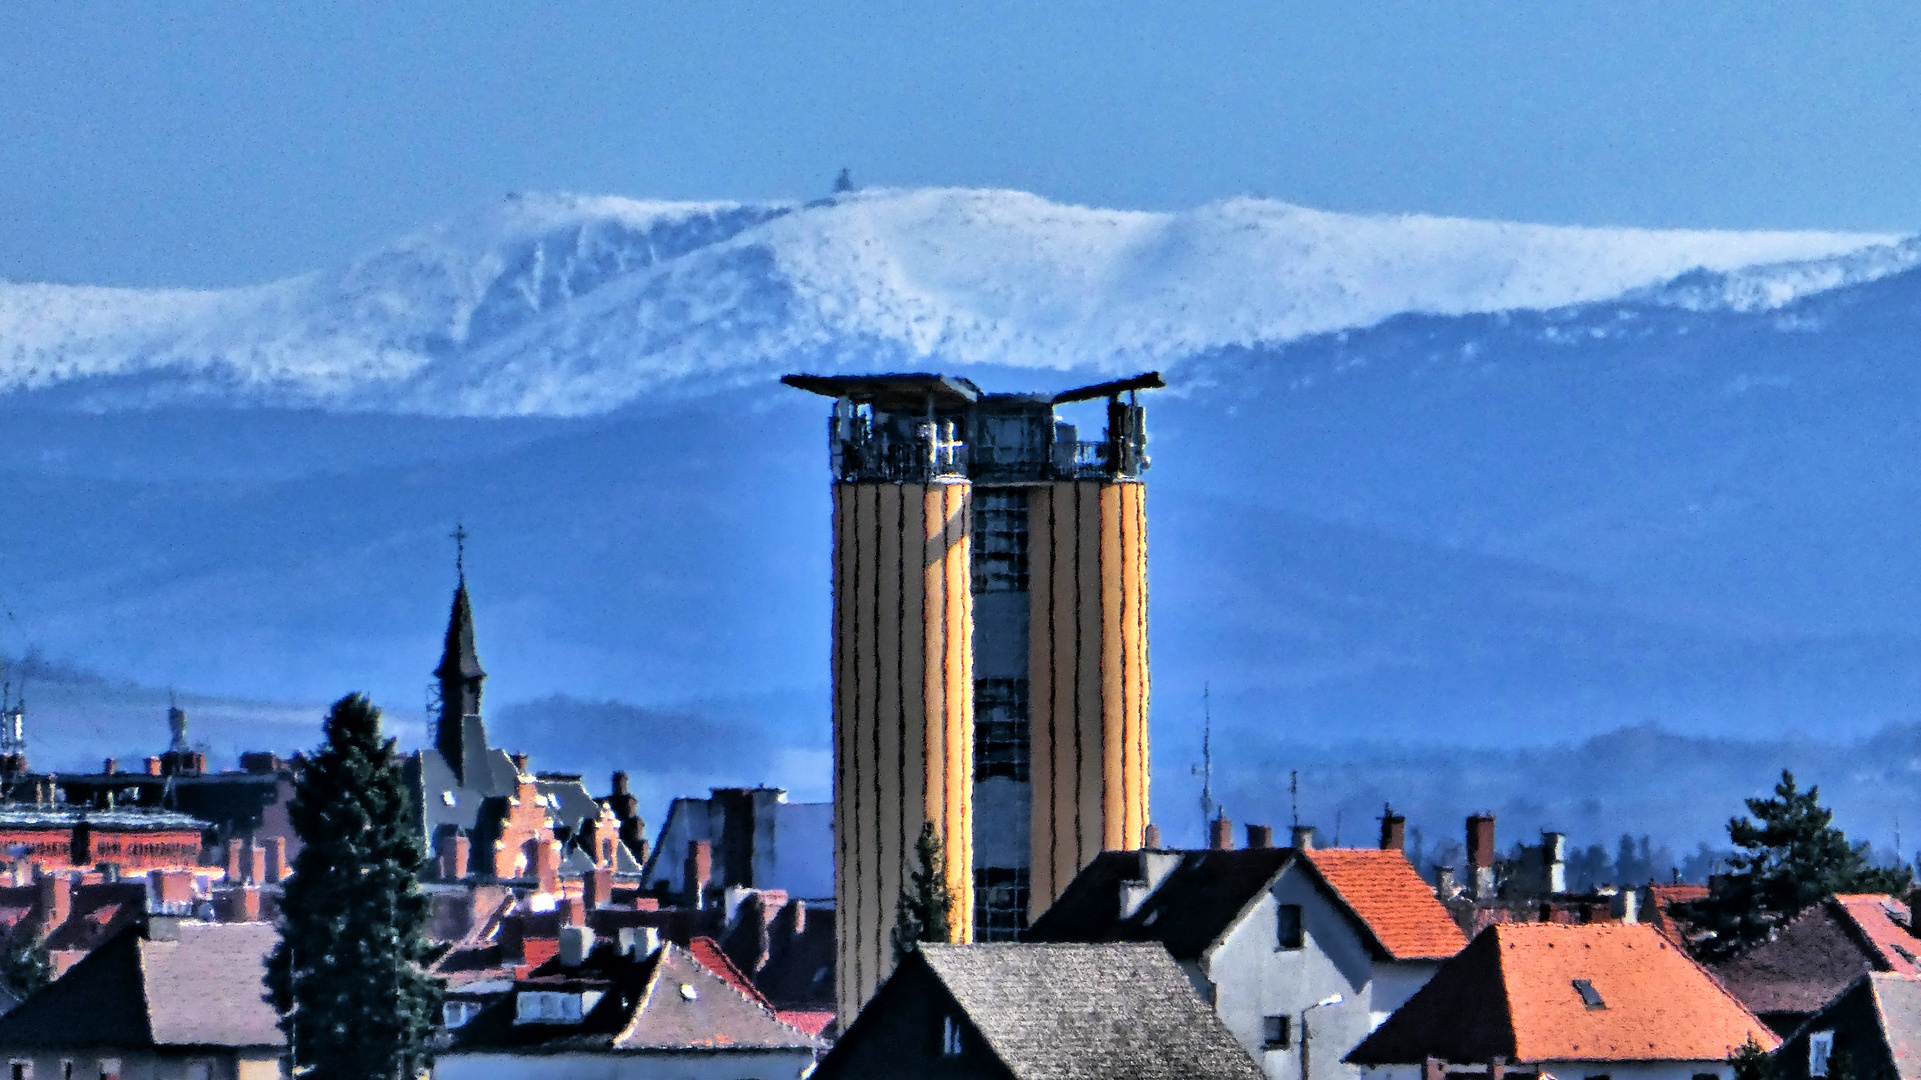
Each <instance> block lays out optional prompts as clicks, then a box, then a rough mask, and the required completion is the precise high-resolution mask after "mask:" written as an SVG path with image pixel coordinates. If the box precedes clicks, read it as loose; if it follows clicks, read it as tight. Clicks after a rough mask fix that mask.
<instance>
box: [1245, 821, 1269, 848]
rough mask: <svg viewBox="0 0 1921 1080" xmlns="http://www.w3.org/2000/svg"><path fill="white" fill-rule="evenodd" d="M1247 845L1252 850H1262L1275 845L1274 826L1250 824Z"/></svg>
mask: <svg viewBox="0 0 1921 1080" xmlns="http://www.w3.org/2000/svg"><path fill="white" fill-rule="evenodd" d="M1247 846H1248V848H1249V849H1250V850H1262V849H1266V848H1271V847H1273V846H1274V826H1272V825H1249V826H1248V827H1247Z"/></svg>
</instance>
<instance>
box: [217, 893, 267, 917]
mask: <svg viewBox="0 0 1921 1080" xmlns="http://www.w3.org/2000/svg"><path fill="white" fill-rule="evenodd" d="M214 915H215V917H216V918H217V919H219V920H220V921H221V922H223V923H236V922H259V921H260V890H259V888H257V887H255V886H253V885H240V886H236V887H234V888H231V889H221V890H220V891H219V892H216V893H214Z"/></svg>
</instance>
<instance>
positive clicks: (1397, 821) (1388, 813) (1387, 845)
mask: <svg viewBox="0 0 1921 1080" xmlns="http://www.w3.org/2000/svg"><path fill="white" fill-rule="evenodd" d="M1381 850H1382V851H1406V850H1407V818H1406V817H1405V816H1403V815H1401V814H1397V813H1395V812H1394V808H1393V807H1392V806H1388V807H1383V808H1382V811H1381Z"/></svg>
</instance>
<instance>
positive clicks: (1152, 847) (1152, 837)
mask: <svg viewBox="0 0 1921 1080" xmlns="http://www.w3.org/2000/svg"><path fill="white" fill-rule="evenodd" d="M1141 846H1142V847H1144V848H1146V849H1147V850H1149V851H1159V850H1160V849H1161V827H1160V826H1159V825H1154V824H1149V825H1148V826H1147V828H1145V829H1143V830H1141Z"/></svg>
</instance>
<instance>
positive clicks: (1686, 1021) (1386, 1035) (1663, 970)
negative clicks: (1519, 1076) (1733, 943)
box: [1348, 923, 1780, 1065]
mask: <svg viewBox="0 0 1921 1080" xmlns="http://www.w3.org/2000/svg"><path fill="white" fill-rule="evenodd" d="M1577 980H1579V981H1580V982H1583V983H1586V984H1587V985H1588V986H1589V987H1590V988H1591V990H1592V992H1593V993H1594V994H1596V995H1598V999H1599V1004H1598V1005H1594V1006H1590V1005H1589V1004H1588V1003H1587V1002H1586V1001H1585V1000H1584V999H1583V995H1582V991H1581V988H1580V987H1579V986H1577V985H1576V981H1577ZM1750 1037H1752V1038H1753V1039H1754V1040H1755V1041H1756V1042H1758V1043H1759V1044H1760V1045H1761V1046H1762V1047H1764V1048H1766V1049H1770V1050H1771V1049H1773V1048H1774V1047H1776V1046H1778V1045H1780V1039H1778V1038H1776V1037H1775V1036H1774V1034H1773V1033H1772V1032H1770V1031H1769V1030H1768V1029H1767V1028H1766V1027H1765V1026H1764V1025H1763V1024H1762V1023H1761V1021H1759V1020H1757V1019H1756V1018H1755V1017H1754V1014H1752V1013H1750V1012H1748V1010H1747V1009H1745V1008H1743V1007H1742V1005H1741V1003H1740V1002H1738V1001H1736V1000H1735V999H1734V997H1733V996H1732V995H1730V994H1729V993H1728V992H1727V991H1726V990H1724V989H1723V988H1722V987H1721V985H1720V984H1719V983H1718V982H1716V981H1715V980H1714V978H1713V977H1712V976H1710V975H1709V974H1708V973H1707V972H1706V971H1704V970H1702V969H1701V967H1700V966H1699V965H1697V964H1696V963H1695V962H1694V961H1693V960H1691V959H1689V958H1688V956H1687V954H1686V953H1684V952H1682V951H1681V950H1680V949H1679V948H1677V947H1676V946H1675V945H1673V944H1672V943H1670V942H1669V941H1668V940H1667V939H1666V938H1663V937H1662V936H1661V935H1660V934H1659V933H1657V932H1656V931H1655V930H1654V929H1653V928H1652V927H1648V926H1644V925H1622V924H1618V923H1616V924H1594V925H1589V926H1566V925H1560V924H1555V923H1509V924H1506V925H1502V926H1492V927H1489V928H1488V929H1486V930H1484V931H1482V932H1481V933H1480V934H1479V935H1477V936H1476V937H1475V939H1474V941H1473V943H1472V944H1470V945H1469V946H1468V947H1467V948H1466V949H1463V950H1462V951H1461V953H1460V955H1458V956H1456V957H1454V958H1453V959H1451V960H1449V961H1448V962H1447V963H1445V964H1443V965H1441V970H1440V971H1438V972H1436V973H1435V975H1434V978H1433V979H1432V980H1430V981H1429V982H1428V984H1427V985H1426V986H1424V987H1422V988H1421V989H1420V991H1419V992H1417V993H1416V994H1415V995H1414V997H1412V998H1411V999H1409V1000H1408V1003H1407V1004H1406V1005H1403V1006H1402V1007H1401V1008H1400V1009H1399V1010H1398V1011H1396V1012H1395V1013H1394V1015H1392V1016H1390V1017H1388V1019H1387V1022H1386V1023H1384V1024H1382V1025H1381V1026H1380V1027H1379V1028H1378V1029H1376V1031H1375V1032H1374V1034H1372V1035H1370V1036H1368V1037H1367V1038H1366V1039H1365V1040H1363V1041H1362V1043H1361V1045H1360V1046H1358V1047H1356V1048H1355V1050H1354V1052H1353V1053H1352V1054H1350V1055H1348V1060H1349V1061H1352V1062H1355V1063H1357V1064H1362V1065H1390V1064H1410V1063H1413V1062H1418V1061H1422V1060H1424V1059H1425V1058H1426V1057H1428V1056H1430V1055H1432V1056H1434V1057H1438V1058H1442V1059H1444V1060H1448V1061H1486V1060H1488V1059H1489V1058H1490V1057H1492V1056H1493V1055H1496V1054H1500V1055H1504V1056H1506V1057H1508V1058H1509V1059H1510V1060H1512V1061H1514V1062H1516V1063H1517V1064H1519V1063H1530V1064H1532V1063H1540V1062H1554V1061H1719V1060H1723V1059H1725V1058H1726V1057H1727V1056H1728V1055H1729V1054H1730V1053H1732V1052H1733V1051H1734V1049H1735V1048H1736V1047H1738V1046H1740V1045H1742V1044H1743V1043H1745V1042H1746V1041H1747V1040H1748V1039H1749V1038H1750Z"/></svg>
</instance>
